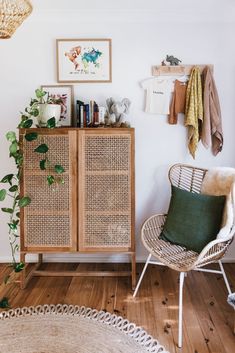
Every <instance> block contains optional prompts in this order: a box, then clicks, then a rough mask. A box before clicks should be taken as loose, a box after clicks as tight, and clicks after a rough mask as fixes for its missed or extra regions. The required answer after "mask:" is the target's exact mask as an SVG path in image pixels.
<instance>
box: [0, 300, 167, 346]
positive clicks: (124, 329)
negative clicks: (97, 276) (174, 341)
mask: <svg viewBox="0 0 235 353" xmlns="http://www.w3.org/2000/svg"><path fill="white" fill-rule="evenodd" d="M0 332H1V338H0V352H1V353H9V352H10V353H146V352H151V353H168V352H166V350H165V349H164V347H163V346H161V345H160V344H159V343H158V341H157V340H155V339H153V338H152V336H150V335H148V334H147V333H146V332H145V331H144V330H143V329H142V328H141V327H138V326H136V325H135V324H133V323H130V322H129V321H128V320H126V319H123V318H122V317H121V316H117V315H114V314H110V313H108V312H105V311H97V310H93V309H90V308H85V307H80V306H73V305H61V304H58V305H43V306H41V305H39V306H36V307H24V308H17V309H11V310H9V311H3V312H1V313H0Z"/></svg>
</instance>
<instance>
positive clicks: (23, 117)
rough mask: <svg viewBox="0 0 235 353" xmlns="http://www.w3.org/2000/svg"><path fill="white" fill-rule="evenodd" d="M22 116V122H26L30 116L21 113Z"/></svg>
mask: <svg viewBox="0 0 235 353" xmlns="http://www.w3.org/2000/svg"><path fill="white" fill-rule="evenodd" d="M21 114H22V115H21V121H22V122H23V121H25V120H28V116H27V115H25V114H24V113H21Z"/></svg>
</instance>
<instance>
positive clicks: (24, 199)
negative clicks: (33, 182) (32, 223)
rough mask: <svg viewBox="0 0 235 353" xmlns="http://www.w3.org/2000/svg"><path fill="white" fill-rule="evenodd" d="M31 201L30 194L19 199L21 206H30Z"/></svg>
mask: <svg viewBox="0 0 235 353" xmlns="http://www.w3.org/2000/svg"><path fill="white" fill-rule="evenodd" d="M30 202H31V198H30V197H28V196H23V197H22V198H21V199H20V200H19V207H25V206H28V205H29V204H30Z"/></svg>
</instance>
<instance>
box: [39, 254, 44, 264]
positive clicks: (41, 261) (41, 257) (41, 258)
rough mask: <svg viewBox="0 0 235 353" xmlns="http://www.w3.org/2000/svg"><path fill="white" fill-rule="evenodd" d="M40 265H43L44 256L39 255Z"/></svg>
mask: <svg viewBox="0 0 235 353" xmlns="http://www.w3.org/2000/svg"><path fill="white" fill-rule="evenodd" d="M38 263H39V264H40V265H41V264H42V263H43V254H38Z"/></svg>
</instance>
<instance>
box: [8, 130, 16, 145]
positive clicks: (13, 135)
mask: <svg viewBox="0 0 235 353" xmlns="http://www.w3.org/2000/svg"><path fill="white" fill-rule="evenodd" d="M6 138H7V140H8V141H10V142H14V141H16V133H15V132H14V131H8V133H7V134H6Z"/></svg>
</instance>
